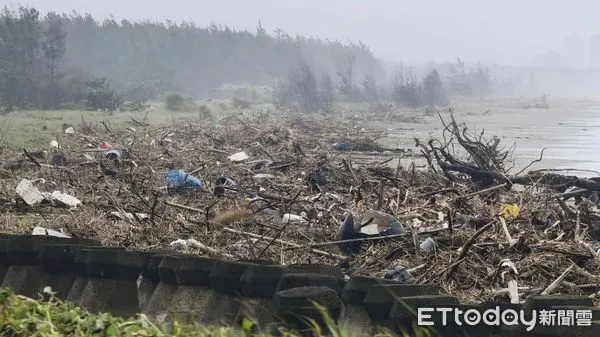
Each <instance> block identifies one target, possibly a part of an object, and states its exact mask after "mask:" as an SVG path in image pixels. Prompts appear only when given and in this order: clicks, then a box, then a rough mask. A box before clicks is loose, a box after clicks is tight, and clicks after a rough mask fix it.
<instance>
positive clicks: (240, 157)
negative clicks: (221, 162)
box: [227, 152, 250, 163]
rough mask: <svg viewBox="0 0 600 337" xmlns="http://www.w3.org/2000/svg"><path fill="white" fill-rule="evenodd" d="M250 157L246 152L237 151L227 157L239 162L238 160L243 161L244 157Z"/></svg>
mask: <svg viewBox="0 0 600 337" xmlns="http://www.w3.org/2000/svg"><path fill="white" fill-rule="evenodd" d="M248 158H250V157H248V155H247V154H246V152H238V153H234V154H232V155H231V156H229V157H227V159H229V160H231V161H232V162H234V163H235V162H240V161H244V160H246V159H248Z"/></svg>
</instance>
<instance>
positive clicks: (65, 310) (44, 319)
mask: <svg viewBox="0 0 600 337" xmlns="http://www.w3.org/2000/svg"><path fill="white" fill-rule="evenodd" d="M48 295H49V299H48V300H34V299H31V298H28V297H24V296H21V295H17V294H15V293H13V291H12V290H10V289H7V288H0V336H11V337H20V336H23V337H55V336H56V337H61V336H74V337H88V336H103V337H109V336H110V337H113V336H115V337H116V336H123V337H125V336H127V337H134V336H135V337H138V336H139V337H151V336H156V337H159V336H160V337H184V336H185V337H207V336H212V337H230V336H257V337H258V336H264V337H269V336H271V335H269V334H265V333H260V332H257V330H256V325H255V324H254V323H253V322H252V321H251V320H245V321H244V322H243V324H242V326H241V327H234V326H232V327H215V326H203V325H199V324H193V325H192V324H178V323H177V322H175V323H173V324H170V325H164V326H157V325H155V324H153V323H152V322H151V321H150V320H149V319H148V318H147V317H146V316H145V315H143V314H140V315H138V316H137V317H135V318H129V319H124V318H120V317H113V316H111V315H110V314H107V313H102V314H92V313H90V312H88V311H87V310H85V309H83V308H80V307H77V306H75V305H73V304H72V303H69V302H63V301H60V300H59V299H57V298H56V297H54V295H53V294H51V293H49V294H48ZM317 306H318V305H317ZM318 307H319V309H320V310H321V312H322V313H323V316H324V318H325V322H326V324H327V328H326V331H323V330H322V328H320V327H319V326H318V325H317V324H316V323H315V322H314V321H311V324H312V325H313V331H312V332H313V336H332V337H354V336H356V335H354V334H352V333H350V332H349V331H347V330H345V329H341V328H340V327H339V326H337V325H336V324H335V321H334V320H333V319H331V318H330V317H329V315H327V313H326V312H325V310H324V308H322V307H320V306H318ZM280 336H284V337H296V336H300V334H299V333H296V332H293V331H288V330H285V329H283V328H282V329H281V330H280ZM377 336H380V337H387V336H391V334H389V333H385V332H382V333H379V334H377Z"/></svg>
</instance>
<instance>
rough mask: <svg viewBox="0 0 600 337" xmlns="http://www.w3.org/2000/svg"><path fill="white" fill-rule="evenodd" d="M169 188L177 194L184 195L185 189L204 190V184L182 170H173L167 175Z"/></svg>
mask: <svg viewBox="0 0 600 337" xmlns="http://www.w3.org/2000/svg"><path fill="white" fill-rule="evenodd" d="M166 182H167V188H168V189H169V190H171V191H174V192H176V193H182V192H183V191H184V190H185V189H199V188H202V182H201V181H200V180H199V179H198V178H196V177H194V176H192V175H191V174H188V173H186V172H185V171H182V170H177V169H173V170H171V171H169V172H168V173H167V178H166Z"/></svg>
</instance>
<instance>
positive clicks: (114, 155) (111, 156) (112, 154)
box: [105, 150, 121, 160]
mask: <svg viewBox="0 0 600 337" xmlns="http://www.w3.org/2000/svg"><path fill="white" fill-rule="evenodd" d="M105 156H106V159H108V160H115V159H119V158H120V157H121V152H120V151H118V150H110V151H107V152H106V155H105Z"/></svg>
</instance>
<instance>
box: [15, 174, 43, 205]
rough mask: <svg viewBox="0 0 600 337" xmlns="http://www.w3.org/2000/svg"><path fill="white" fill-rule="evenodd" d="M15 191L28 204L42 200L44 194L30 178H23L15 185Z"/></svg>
mask: <svg viewBox="0 0 600 337" xmlns="http://www.w3.org/2000/svg"><path fill="white" fill-rule="evenodd" d="M16 192H17V194H18V195H19V197H21V199H23V200H24V201H25V203H27V205H29V206H33V205H36V204H39V203H41V202H42V201H44V195H43V194H42V193H41V192H40V191H39V190H38V189H37V188H36V187H35V186H33V183H32V182H31V181H30V180H27V179H23V180H21V182H20V183H19V185H17V188H16Z"/></svg>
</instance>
